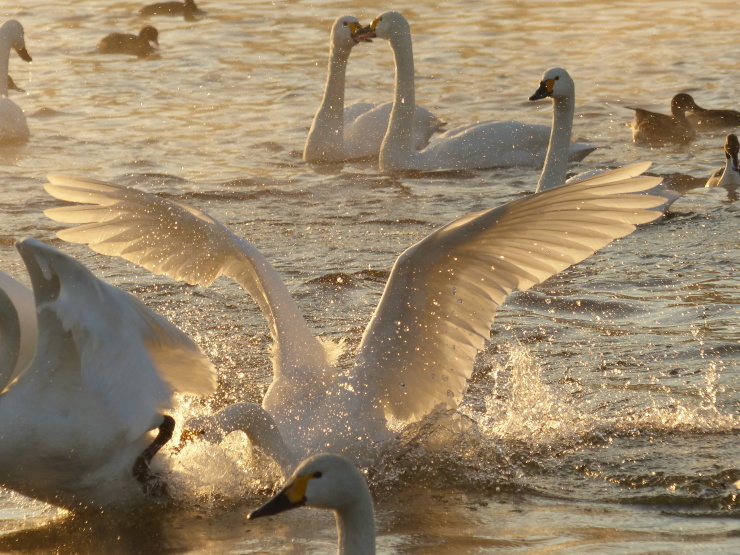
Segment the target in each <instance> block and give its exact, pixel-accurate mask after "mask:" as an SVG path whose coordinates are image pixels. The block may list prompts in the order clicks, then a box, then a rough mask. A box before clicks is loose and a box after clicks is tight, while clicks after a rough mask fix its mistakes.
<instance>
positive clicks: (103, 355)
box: [0, 239, 216, 509]
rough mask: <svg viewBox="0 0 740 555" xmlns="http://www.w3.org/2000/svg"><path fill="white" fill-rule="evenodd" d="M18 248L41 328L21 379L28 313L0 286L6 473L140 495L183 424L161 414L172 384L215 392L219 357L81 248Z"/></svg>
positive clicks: (119, 497)
mask: <svg viewBox="0 0 740 555" xmlns="http://www.w3.org/2000/svg"><path fill="white" fill-rule="evenodd" d="M17 248H18V251H19V252H20V254H21V256H22V258H23V261H24V262H25V264H26V267H27V269H28V273H29V276H30V278H31V283H32V286H33V292H34V295H35V300H36V310H37V317H38V333H39V340H38V343H37V345H38V347H37V352H36V356H35V357H34V359H33V361H32V362H31V364H30V366H29V367H28V368H26V369H25V370H24V371H23V372H21V373H20V374H19V375H18V376H16V377H15V379H14V380H13V378H12V376H13V373H14V368H15V364H16V357H17V353H18V344H19V342H20V337H19V330H20V325H19V323H18V318H17V316H18V315H17V311H16V309H15V306H14V304H13V302H12V301H11V299H10V298H9V297H8V295H6V294H5V292H4V291H1V290H0V325H2V328H3V329H2V334H0V335H2V338H3V343H2V356H1V357H0V383H2V384H3V385H4V386H5V387H4V391H3V392H2V394H0V485H1V486H3V487H6V488H9V489H12V490H15V491H17V492H19V493H22V494H23V495H26V496H29V497H33V498H36V499H40V500H42V501H46V502H48V503H51V504H53V505H58V506H61V507H66V508H69V509H75V508H80V507H89V506H95V507H100V506H108V505H117V504H121V505H125V504H130V503H135V502H137V501H139V500H141V499H143V498H144V495H145V493H146V492H147V491H148V488H150V487H156V485H154V486H153V484H152V480H153V478H154V477H153V476H152V475H151V473H150V471H149V468H148V464H149V461H150V460H151V458H152V457H153V456H154V455H155V454H156V452H157V451H158V450H159V448H160V447H161V446H162V445H163V444H164V443H165V442H166V441H167V440H168V439H169V436H170V435H171V433H172V429H173V428H174V421H173V420H172V418H170V417H169V416H165V415H164V414H163V411H165V410H167V409H168V408H170V404H171V397H172V393H173V391H180V392H183V393H192V394H201V395H206V394H210V393H212V392H213V391H214V390H215V383H216V380H215V372H214V369H213V366H212V365H211V363H210V362H209V361H208V359H207V358H206V357H205V356H204V355H203V354H202V353H201V352H200V350H199V349H198V347H197V346H196V345H195V343H193V342H192V341H191V340H190V339H189V338H188V337H187V336H186V335H185V334H184V333H182V332H181V331H180V330H179V329H177V328H176V327H175V326H174V325H172V324H171V323H170V322H168V321H167V320H166V319H165V318H163V317H162V316H159V315H157V314H155V313H153V312H152V311H151V310H149V309H148V308H146V307H145V306H144V304H143V303H141V302H140V301H139V300H137V299H136V298H135V297H134V296H133V295H130V294H129V293H126V292H124V291H121V290H120V289H117V288H115V287H113V286H111V285H108V284H107V283H105V282H103V281H101V280H99V279H97V278H96V277H95V276H93V274H92V273H91V272H90V271H89V270H87V269H86V268H85V267H84V266H82V264H80V263H79V262H77V261H76V260H74V259H73V258H71V257H69V256H67V255H65V254H62V253H61V252H59V251H57V250H55V249H53V248H51V247H49V246H48V245H45V244H44V243H41V242H39V241H36V240H35V239H26V240H24V241H21V242H19V243H17ZM157 428H159V433H158V435H157V437H156V438H155V439H154V440H153V441H152V438H151V437H150V431H151V430H154V429H157Z"/></svg>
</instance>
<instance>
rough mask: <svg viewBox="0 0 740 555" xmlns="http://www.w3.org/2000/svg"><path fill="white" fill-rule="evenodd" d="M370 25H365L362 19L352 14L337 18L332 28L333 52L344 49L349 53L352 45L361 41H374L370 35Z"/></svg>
mask: <svg viewBox="0 0 740 555" xmlns="http://www.w3.org/2000/svg"><path fill="white" fill-rule="evenodd" d="M368 31H369V27H363V26H362V23H360V21H359V20H358V19H357V18H356V17H354V16H351V15H343V16H342V17H339V18H337V20H336V21H335V22H334V25H333V26H332V28H331V50H332V52H336V51H343V52H347V53H349V51H350V50H352V47H353V46H354V45H356V44H358V43H360V42H372V40H371V37H370V36H369V32H368Z"/></svg>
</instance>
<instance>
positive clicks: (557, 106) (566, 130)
mask: <svg viewBox="0 0 740 555" xmlns="http://www.w3.org/2000/svg"><path fill="white" fill-rule="evenodd" d="M575 104H576V102H575V97H574V96H573V95H569V96H567V97H558V98H553V112H552V129H551V131H550V145H549V147H548V149H547V157H546V158H545V165H544V167H543V168H542V174H540V180H539V182H538V183H537V190H536V192H539V191H544V190H545V189H550V188H552V187H557V186H558V185H562V184H563V183H565V176H566V175H567V173H568V154H569V152H570V136H571V133H572V132H573V115H574V113H575Z"/></svg>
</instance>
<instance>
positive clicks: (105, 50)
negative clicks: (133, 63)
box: [98, 25, 159, 58]
mask: <svg viewBox="0 0 740 555" xmlns="http://www.w3.org/2000/svg"><path fill="white" fill-rule="evenodd" d="M158 39H159V31H157V30H156V29H155V28H154V27H152V26H150V25H147V26H146V27H144V28H142V29H141V31H139V34H138V35H132V34H130V33H111V34H109V35H106V36H105V37H103V38H102V39H100V42H99V43H98V52H100V53H101V54H131V55H132V56H138V57H139V58H144V57H146V56H149V55H150V54H151V53H152V52H156V50H157V48H159V42H158ZM152 45H153V46H152Z"/></svg>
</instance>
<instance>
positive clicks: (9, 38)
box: [0, 19, 32, 144]
mask: <svg viewBox="0 0 740 555" xmlns="http://www.w3.org/2000/svg"><path fill="white" fill-rule="evenodd" d="M11 50H15V52H16V53H17V54H18V56H20V58H21V59H22V60H24V61H26V62H30V61H32V58H31V56H30V55H29V53H28V51H27V50H26V41H25V33H24V31H23V26H22V25H21V24H20V23H19V22H18V21H16V20H15V19H10V20H8V21H6V22H5V23H3V25H2V26H0V144H2V143H23V142H25V141H27V140H28V138H29V137H30V136H31V132H30V130H29V129H28V123H27V122H26V116H25V115H24V114H23V110H21V108H20V107H19V106H18V105H17V104H16V103H15V102H13V101H12V100H10V98H8V89H9V88H14V89H15V90H19V89H18V88H17V87H11V83H12V84H13V85H15V83H13V80H12V79H11V78H10V75H8V64H9V63H10V51H11Z"/></svg>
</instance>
